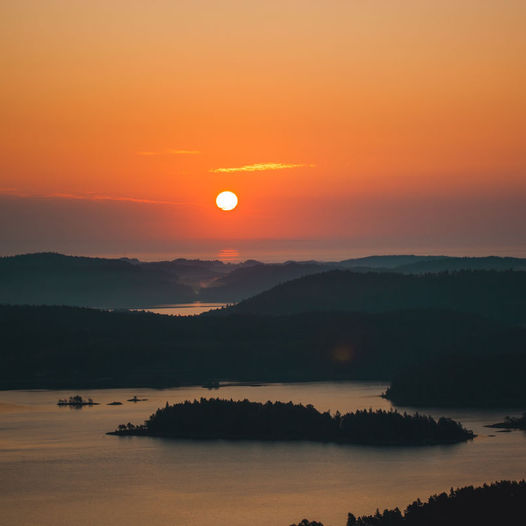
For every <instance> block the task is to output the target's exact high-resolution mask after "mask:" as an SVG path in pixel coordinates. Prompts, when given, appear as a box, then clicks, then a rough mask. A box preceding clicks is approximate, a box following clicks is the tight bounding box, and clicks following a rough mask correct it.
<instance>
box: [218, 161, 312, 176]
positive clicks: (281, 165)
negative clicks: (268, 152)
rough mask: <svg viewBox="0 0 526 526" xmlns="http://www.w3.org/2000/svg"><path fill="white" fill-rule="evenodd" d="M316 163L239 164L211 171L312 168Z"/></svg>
mask: <svg viewBox="0 0 526 526" xmlns="http://www.w3.org/2000/svg"><path fill="white" fill-rule="evenodd" d="M313 166H314V164H305V163H256V164H246V165H244V166H238V167H236V168H214V169H213V170H210V172H211V173H216V174H228V173H241V172H266V171H269V170H286V169H288V168H312V167H313Z"/></svg>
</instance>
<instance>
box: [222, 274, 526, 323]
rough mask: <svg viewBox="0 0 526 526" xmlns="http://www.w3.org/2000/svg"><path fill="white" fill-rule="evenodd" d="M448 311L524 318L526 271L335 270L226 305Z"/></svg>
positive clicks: (237, 308)
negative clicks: (412, 272) (415, 272)
mask: <svg viewBox="0 0 526 526" xmlns="http://www.w3.org/2000/svg"><path fill="white" fill-rule="evenodd" d="M403 309H448V310H456V311H460V312H471V313H475V314H479V315H482V316H487V317H490V318H493V319H498V320H502V321H506V322H510V323H525V322H526V272H518V271H507V272H497V271H460V272H453V273H440V274H425V275H404V274H398V273H393V272H391V273H379V272H368V273H356V272H351V271H341V270H335V271H331V272H324V273H321V274H315V275H311V276H306V277H303V278H299V279H296V280H293V281H289V282H287V283H284V284H282V285H279V286H277V287H274V288H273V289H271V290H269V291H266V292H264V293H262V294H259V295H257V296H254V297H252V298H249V299H247V300H244V301H242V302H240V303H239V304H237V305H234V306H232V307H230V308H229V309H228V312H235V313H243V314H266V315H281V314H292V313H298V312H307V311H359V312H386V311H393V310H403Z"/></svg>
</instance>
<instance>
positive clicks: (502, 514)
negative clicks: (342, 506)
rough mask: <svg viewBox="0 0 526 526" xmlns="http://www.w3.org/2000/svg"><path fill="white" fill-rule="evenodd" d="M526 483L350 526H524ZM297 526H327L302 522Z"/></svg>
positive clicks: (457, 493) (446, 498) (461, 492)
mask: <svg viewBox="0 0 526 526" xmlns="http://www.w3.org/2000/svg"><path fill="white" fill-rule="evenodd" d="M524 502H526V482H525V481H524V480H521V481H520V482H515V481H507V480H503V481H501V482H494V483H493V484H489V485H488V484H484V485H483V486H481V487H477V488H474V487H473V486H466V487H464V488H458V489H455V490H454V489H453V488H451V490H450V491H449V493H440V494H439V495H433V496H431V497H429V499H428V500H427V502H422V501H421V500H420V499H417V500H415V501H414V502H413V503H412V504H410V505H409V506H407V508H406V509H405V511H404V513H402V512H401V511H400V510H399V509H398V508H395V509H391V510H389V509H386V510H384V511H383V513H380V511H377V512H376V514H375V515H364V516H362V517H358V518H356V517H355V516H354V515H353V514H352V513H349V515H348V517H347V526H446V525H447V526H497V525H499V526H501V525H502V526H519V525H522V524H524ZM291 526H296V525H291ZM297 526H323V524H322V523H320V522H310V521H308V520H306V519H305V520H303V521H301V522H300V523H299V524H298V525H297Z"/></svg>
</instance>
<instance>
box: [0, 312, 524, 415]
mask: <svg viewBox="0 0 526 526" xmlns="http://www.w3.org/2000/svg"><path fill="white" fill-rule="evenodd" d="M0 335H1V336H0V339H1V340H0V341H1V346H0V387H1V388H68V389H81V388H88V387H117V386H121V387H134V386H153V387H163V386H176V385H188V384H198V385H203V384H206V385H217V381H251V382H252V381H256V382H259V381H304V380H343V379H374V380H390V379H392V378H398V377H400V375H402V373H403V372H404V371H406V370H410V368H411V367H416V366H417V365H418V366H419V367H420V373H419V374H422V375H423V374H424V373H425V372H426V371H429V373H428V376H430V377H431V376H433V375H434V376H436V375H437V371H440V374H439V377H438V380H437V381H436V382H435V384H433V383H432V382H431V381H430V385H437V392H439V389H440V388H442V387H443V388H444V392H446V393H447V392H451V393H455V392H458V390H459V389H460V386H459V385H458V383H452V382H449V380H448V379H449V378H450V377H451V376H452V375H453V376H454V375H457V374H461V373H460V372H458V371H457V369H456V367H455V360H457V361H460V360H461V359H462V357H465V363H467V364H472V365H473V367H475V366H476V364H478V363H483V362H484V360H486V359H487V360H494V361H496V362H498V361H499V360H500V358H501V357H502V363H503V364H507V365H506V367H503V368H500V369H499V368H498V367H495V368H494V369H493V371H494V374H493V376H492V377H491V382H492V383H491V385H497V386H501V388H502V394H503V395H502V399H503V400H506V402H509V401H510V400H509V398H510V396H509V395H510V393H512V394H513V395H514V396H516V398H515V399H514V403H513V405H516V406H518V405H522V404H524V402H525V401H526V394H524V396H523V395H521V393H522V392H523V385H524V382H523V379H522V377H521V376H520V374H519V371H520V370H521V368H520V367H521V363H523V360H524V356H525V354H526V350H525V349H526V345H525V343H526V329H524V328H520V327H509V326H506V325H504V324H501V323H498V322H493V321H490V320H486V319H484V318H480V317H478V316H473V315H469V314H462V313H454V312H446V311H401V312H389V313H374V314H371V313H331V312H321V313H304V314H297V315H291V316H243V315H230V316H225V317H214V316H210V317H202V316H199V317H172V316H159V315H155V314H151V313H143V312H107V311H99V310H93V309H80V308H70V307H28V306H20V307H9V306H0ZM507 356H508V358H506V357H507ZM448 357H453V358H448ZM509 357H511V358H509ZM433 359H434V360H435V362H436V363H435V362H432V364H431V366H430V365H428V364H427V363H426V362H428V361H429V360H433ZM450 359H451V360H453V361H452V362H451V363H448V361H447V360H450ZM442 360H444V363H445V366H444V368H439V367H438V365H439V364H440V363H441V361H442ZM459 363H460V362H459ZM466 370H467V371H469V370H470V369H468V368H466ZM475 371H476V369H475ZM466 376H467V381H469V382H470V385H471V386H472V389H473V393H474V394H473V396H474V397H476V396H479V398H480V400H482V402H484V403H488V395H487V393H491V395H492V399H491V400H489V402H491V403H493V402H494V401H498V400H499V396H500V395H501V391H499V389H498V388H495V389H490V388H489V387H488V385H489V384H488V383H487V382H486V380H487V378H486V377H484V376H481V378H482V380H483V381H479V380H478V376H477V374H473V375H470V374H469V373H466ZM459 378H460V377H459ZM411 381H412V378H411V376H410V375H408V376H407V382H408V383H409V382H411ZM399 385H400V384H399ZM393 386H394V383H393ZM521 390H522V391H521ZM415 393H416V394H418V393H417V392H416V391H415ZM477 393H478V394H477ZM413 398H414V399H413V403H418V398H415V397H413ZM452 399H453V398H452Z"/></svg>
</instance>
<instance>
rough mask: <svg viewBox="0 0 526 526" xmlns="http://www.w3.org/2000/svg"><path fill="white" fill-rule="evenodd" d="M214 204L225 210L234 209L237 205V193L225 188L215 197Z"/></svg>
mask: <svg viewBox="0 0 526 526" xmlns="http://www.w3.org/2000/svg"><path fill="white" fill-rule="evenodd" d="M216 205H217V206H218V208H220V209H221V210H224V211H225V212H227V211H229V210H234V208H235V207H236V206H237V195H236V194H235V193H234V192H230V191H229V190H225V191H224V192H221V193H220V194H219V195H218V196H217V197H216Z"/></svg>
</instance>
